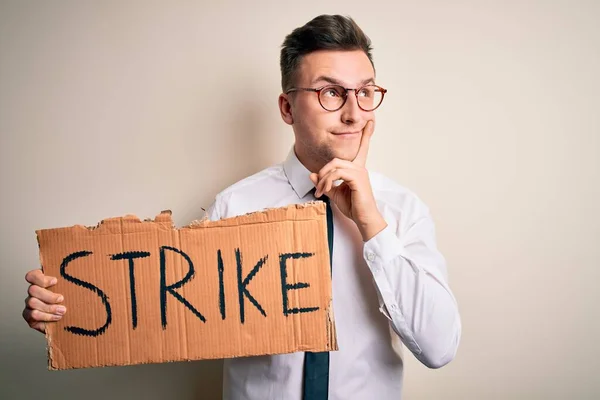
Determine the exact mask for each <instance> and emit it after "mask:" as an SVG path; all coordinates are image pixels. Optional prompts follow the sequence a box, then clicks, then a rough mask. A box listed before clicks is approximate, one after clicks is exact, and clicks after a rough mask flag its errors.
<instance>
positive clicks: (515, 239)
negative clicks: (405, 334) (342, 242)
mask: <svg viewBox="0 0 600 400" xmlns="http://www.w3.org/2000/svg"><path fill="white" fill-rule="evenodd" d="M213 3H219V4H218V5H216V4H213ZM451 3H454V4H451ZM321 13H342V14H349V15H352V16H353V17H354V18H355V19H356V20H357V22H358V23H359V24H360V25H361V26H362V27H363V29H364V30H365V31H366V32H367V34H368V35H369V36H370V37H371V39H372V40H373V42H374V45H375V62H376V66H377V67H378V82H379V83H380V84H381V85H383V86H385V87H386V88H388V89H389V96H388V97H387V98H386V101H385V103H384V105H383V107H382V108H381V109H380V110H379V111H378V128H377V131H376V133H375V137H374V139H373V142H372V146H371V152H370V160H369V165H370V167H371V168H373V169H376V170H379V171H381V172H383V173H385V174H387V175H389V176H390V177H392V178H394V179H395V180H397V181H398V182H401V183H402V184H404V185H405V186H407V187H409V188H411V189H413V190H414V191H416V192H417V193H418V194H419V195H420V196H421V197H422V198H423V200H424V201H425V202H426V203H427V204H428V205H429V206H430V207H431V209H432V212H433V215H434V218H435V220H436V223H437V227H438V236H439V244H440V247H441V249H442V250H443V252H444V253H445V255H446V257H447V259H448V263H449V271H450V279H451V286H452V288H453V290H454V292H455V294H456V297H457V299H458V301H459V304H460V310H461V315H462V319H463V338H462V343H461V346H460V349H459V353H458V356H457V358H456V360H455V361H454V362H453V363H451V364H450V365H448V366H447V367H445V368H442V369H440V370H428V369H427V368H425V367H423V366H421V365H419V364H418V363H417V362H416V361H415V359H414V358H413V357H412V355H410V354H409V353H408V352H407V355H406V364H407V368H406V386H405V391H404V394H405V396H404V398H405V399H407V400H412V399H528V400H529V399H567V398H568V399H592V398H598V396H600V383H599V381H600V380H599V379H598V378H597V377H596V374H597V373H598V371H599V370H600V369H599V367H600V365H599V361H598V359H599V357H600V354H599V353H600V351H599V347H600V346H599V345H598V340H599V338H600V324H599V322H598V317H599V314H600V313H599V312H598V303H599V300H600V296H599V295H598V290H597V287H598V283H599V281H600V220H599V210H598V208H599V205H600V193H599V191H600V190H599V187H600V161H599V157H600V116H599V115H600V79H599V78H598V72H599V71H600V24H599V23H598V21H599V20H600V2H598V1H566V0H565V1H541V0H540V1H516V0H515V1H476V0H471V1H466V0H465V1H456V2H449V1H437V2H433V1H412V2H408V1H400V2H398V1H393V2H392V1H385V2H384V1H364V0H351V1H349V0H346V1H327V2H320V1H314V0H311V1H296V2H283V1H274V2H272V3H266V2H257V1H242V0H239V1H236V2H231V1H230V2H212V1H196V2H194V1H186V2H184V1H177V2H159V1H156V2H150V1H144V2H142V1H140V2H132V1H128V2H119V1H114V2H96V4H92V2H79V1H72V2H66V1H9V2H6V1H3V2H2V4H1V6H0V132H1V137H0V138H1V142H0V179H1V181H0V184H1V186H0V187H1V188H2V189H1V190H2V195H1V197H0V201H1V204H0V221H2V223H1V224H0V239H1V240H0V254H1V262H0V299H1V303H0V329H1V331H0V398H2V399H33V398H39V397H41V398H45V399H75V398H87V399H104V398H112V399H130V398H146V399H164V398H178V399H195V398H198V399H216V398H218V396H219V393H220V384H221V370H220V367H221V364H220V362H193V363H175V364H168V365H145V366H136V367H123V368H106V369H94V370H81V371H68V372H58V373H50V372H48V371H46V358H45V357H46V356H45V342H44V339H43V337H42V336H41V335H39V334H37V333H35V332H33V331H31V330H29V329H28V328H27V326H26V324H25V323H24V322H23V321H22V319H21V316H20V313H21V309H22V306H23V299H24V297H25V291H26V284H25V282H24V280H23V276H24V275H25V272H26V271H27V270H29V269H32V268H35V267H36V266H37V265H38V258H37V257H38V256H37V245H36V240H35V235H34V230H35V229H36V228H49V227H56V226H65V225H71V224H76V223H83V224H89V225H92V224H95V223H96V222H97V221H99V220H100V219H102V218H104V217H109V216H117V215H122V214H125V213H135V214H137V215H139V216H140V217H151V216H154V215H155V214H156V213H158V212H159V211H160V210H162V209H165V208H170V209H172V210H173V211H174V218H175V221H176V223H177V224H179V225H182V224H186V223H188V222H190V221H191V220H192V219H194V218H197V217H199V216H201V215H202V210H201V207H204V208H206V207H207V206H208V205H209V204H210V202H211V201H212V199H213V196H214V195H215V194H216V193H217V192H218V191H220V190H222V189H223V188H225V187H226V186H228V185H229V184H231V183H233V182H235V181H236V180H238V179H241V178H243V177H244V176H247V175H249V174H251V173H253V172H255V171H257V170H259V169H261V168H263V167H266V166H268V165H270V164H272V163H276V162H279V161H281V160H282V159H283V158H284V157H285V156H286V154H287V151H288V149H289V148H290V146H291V144H292V134H291V131H290V129H289V128H288V127H287V126H286V125H285V124H284V123H283V122H282V121H281V120H280V117H279V115H278V111H277V106H276V105H277V96H278V94H279V90H280V89H279V79H280V74H279V69H278V56H279V46H280V44H281V42H282V41H283V38H284V36H285V35H286V34H287V33H289V32H290V31H291V30H292V29H293V28H295V27H297V26H299V25H302V24H304V23H305V22H307V21H308V20H309V19H311V18H312V17H314V16H316V15H318V14H321Z"/></svg>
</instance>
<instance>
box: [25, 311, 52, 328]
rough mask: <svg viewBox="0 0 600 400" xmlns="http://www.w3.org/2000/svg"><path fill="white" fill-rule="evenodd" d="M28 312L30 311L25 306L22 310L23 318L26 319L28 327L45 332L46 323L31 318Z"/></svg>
mask: <svg viewBox="0 0 600 400" xmlns="http://www.w3.org/2000/svg"><path fill="white" fill-rule="evenodd" d="M29 313H30V310H29V309H27V308H26V309H25V310H23V318H24V319H25V321H27V324H28V325H29V327H30V328H33V329H35V330H37V331H40V332H42V333H46V323H45V322H40V321H33V320H31V319H30V316H29Z"/></svg>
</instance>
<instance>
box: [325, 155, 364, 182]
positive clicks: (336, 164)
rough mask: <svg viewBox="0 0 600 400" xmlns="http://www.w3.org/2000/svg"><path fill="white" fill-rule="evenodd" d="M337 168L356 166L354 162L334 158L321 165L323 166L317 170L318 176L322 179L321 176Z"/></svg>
mask: <svg viewBox="0 0 600 400" xmlns="http://www.w3.org/2000/svg"><path fill="white" fill-rule="evenodd" d="M339 168H349V169H356V168H357V167H356V164H354V163H353V162H351V161H347V160H342V159H339V158H334V159H333V160H331V161H330V162H328V163H327V164H325V165H324V166H323V168H321V169H320V170H319V174H318V178H319V179H323V177H324V176H325V175H327V174H328V173H330V172H331V171H332V170H334V169H339Z"/></svg>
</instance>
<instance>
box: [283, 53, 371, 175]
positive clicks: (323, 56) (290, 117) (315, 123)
mask: <svg viewBox="0 0 600 400" xmlns="http://www.w3.org/2000/svg"><path fill="white" fill-rule="evenodd" d="M368 83H375V71H374V70H373V66H372V65H371V62H370V61H369V58H368V57H367V55H366V54H365V53H364V52H363V51H361V50H355V51H329V50H322V51H317V52H313V53H310V54H308V55H306V56H304V57H303V59H302V61H301V63H300V65H299V68H298V71H297V75H296V81H295V83H294V87H297V88H321V87H323V86H326V85H330V84H339V85H341V86H343V87H345V88H359V87H361V86H363V85H365V84H368ZM354 93H355V92H354V91H349V92H348V99H347V101H346V103H345V104H344V106H343V107H342V108H341V109H339V110H337V111H333V112H331V111H326V110H325V109H323V107H321V105H320V104H319V99H318V96H317V94H316V93H314V92H307V91H295V92H291V93H289V94H287V95H285V94H282V95H281V97H280V103H279V104H280V109H281V114H282V118H283V119H284V121H285V122H286V123H288V124H290V125H292V127H293V129H294V135H295V137H296V144H295V150H296V154H297V156H298V158H299V159H300V161H302V162H303V163H304V164H305V165H306V166H307V168H309V169H310V170H314V169H317V170H318V169H319V168H320V167H322V166H323V165H325V164H326V163H327V162H329V161H330V160H331V159H333V158H341V159H344V160H348V161H352V160H353V159H354V158H355V157H356V154H357V152H358V148H359V145H360V140H361V137H362V130H363V128H364V127H365V125H366V123H367V121H369V120H373V122H375V115H374V113H373V111H369V112H367V111H363V110H361V109H360V108H359V106H358V104H357V99H356V96H355V94H354ZM307 164H308V165H307ZM313 172H316V171H313Z"/></svg>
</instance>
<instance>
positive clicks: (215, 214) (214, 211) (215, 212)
mask: <svg viewBox="0 0 600 400" xmlns="http://www.w3.org/2000/svg"><path fill="white" fill-rule="evenodd" d="M219 204H220V201H219V197H218V196H217V197H216V198H215V201H213V203H212V204H211V205H210V207H208V210H206V216H207V217H208V219H209V220H210V221H218V220H220V219H221V213H220V212H219Z"/></svg>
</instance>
